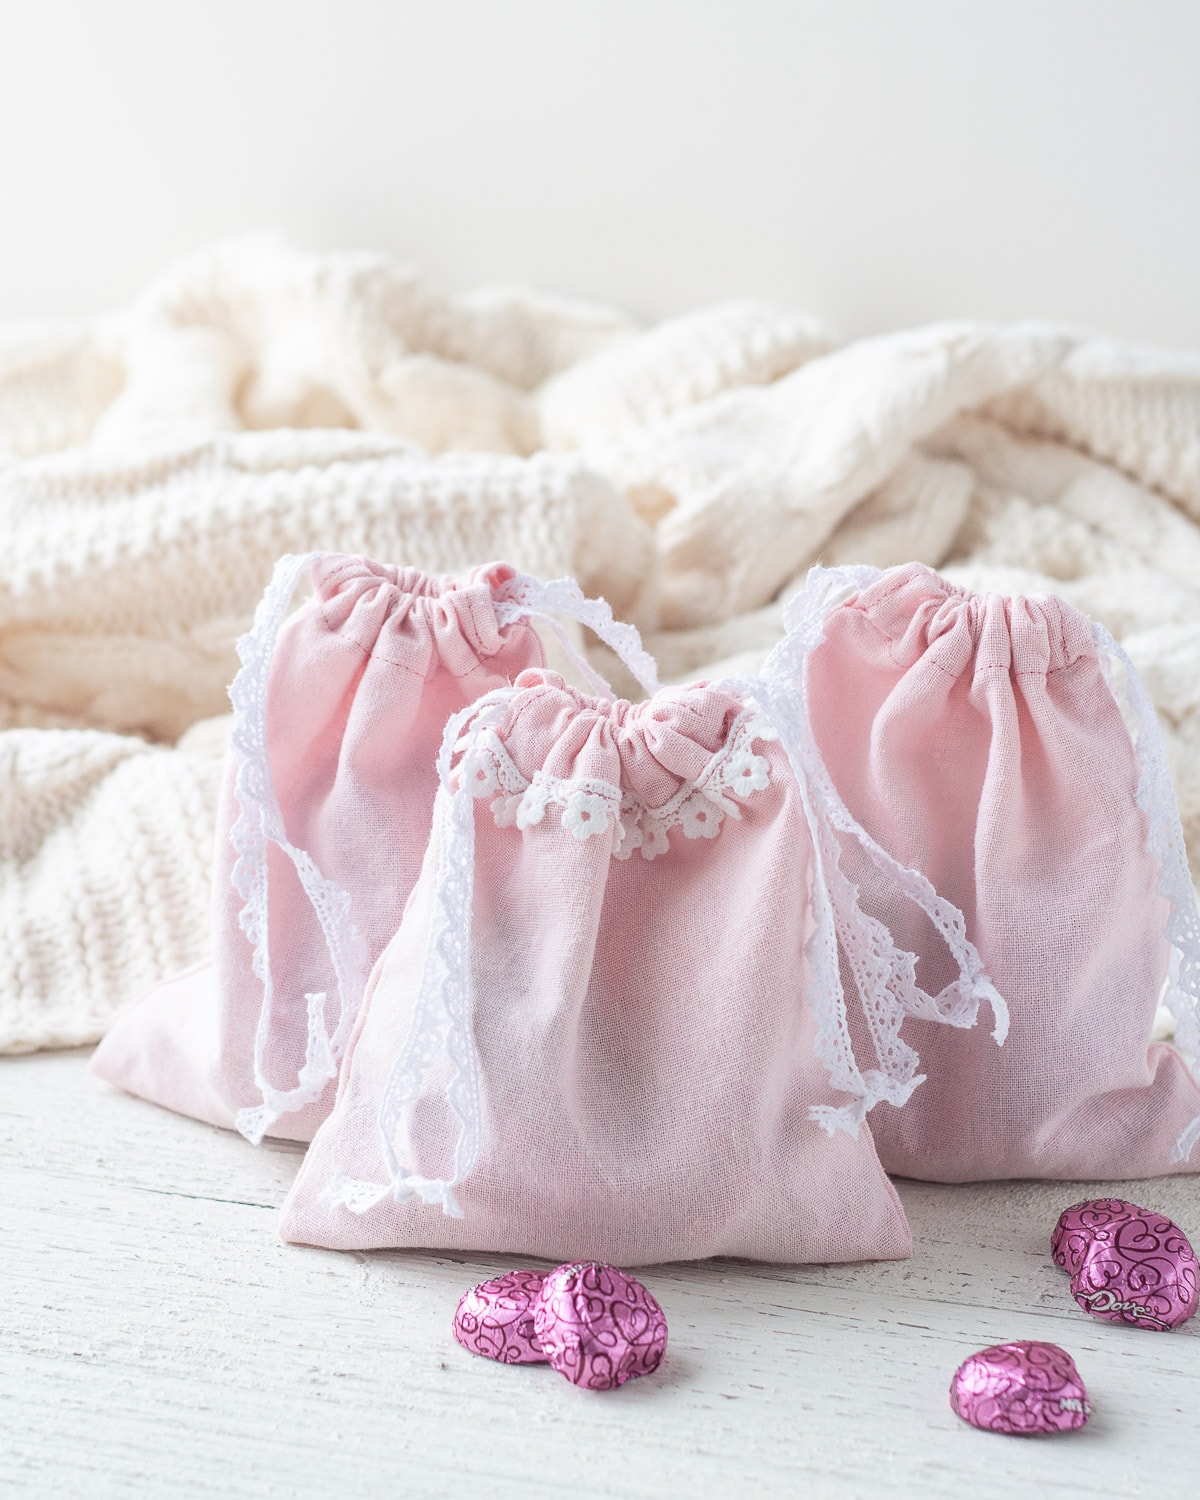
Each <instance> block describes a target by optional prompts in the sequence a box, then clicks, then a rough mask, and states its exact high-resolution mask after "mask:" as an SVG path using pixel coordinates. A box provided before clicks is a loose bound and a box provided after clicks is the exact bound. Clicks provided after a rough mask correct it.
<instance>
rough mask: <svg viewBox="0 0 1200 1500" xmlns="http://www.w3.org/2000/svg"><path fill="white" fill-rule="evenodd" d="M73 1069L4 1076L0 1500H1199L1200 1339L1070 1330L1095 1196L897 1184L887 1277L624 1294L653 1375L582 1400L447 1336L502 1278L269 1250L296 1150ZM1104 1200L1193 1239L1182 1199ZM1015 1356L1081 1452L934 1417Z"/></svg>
mask: <svg viewBox="0 0 1200 1500" xmlns="http://www.w3.org/2000/svg"><path fill="white" fill-rule="evenodd" d="M84 1064H85V1058H84V1057H83V1056H82V1055H79V1054H58V1055H45V1056H35V1057H29V1058H13V1059H5V1060H3V1061H0V1203H2V1204H3V1210H2V1211H0V1266H2V1267H3V1273H4V1274H3V1297H2V1298H0V1494H5V1495H7V1494H15V1495H21V1496H31V1497H32V1496H36V1497H38V1500H41V1497H43V1496H57V1495H60V1494H61V1495H72V1496H87V1497H91V1496H106V1495H114V1496H115V1495H121V1496H154V1497H162V1496H167V1495H169V1496H171V1497H173V1500H174V1497H193V1496H195V1497H207V1496H212V1497H218V1496H220V1497H232V1500H239V1497H243V1496H244V1497H251V1496H254V1497H257V1496H263V1495H283V1496H299V1497H309V1496H314V1497H315V1496H334V1495H337V1496H341V1495H347V1496H355V1497H364V1500H373V1497H376V1496H380V1497H382V1496H388V1497H394V1496H397V1495H403V1496H405V1497H408V1496H431V1497H432V1496H437V1497H441V1496H466V1495H486V1496H489V1497H490V1496H501V1497H504V1496H533V1497H538V1496H558V1495H564V1494H570V1495H572V1496H581V1497H601V1496H638V1497H641V1496H664V1497H667V1496H670V1497H677V1496H687V1497H689V1500H690V1497H695V1496H708V1495H713V1496H717V1495H730V1494H753V1495H756V1496H793V1495H797V1494H801V1493H804V1494H811V1495H814V1496H818V1497H834V1500H840V1497H843V1496H844V1497H851V1496H854V1497H857V1496H871V1497H876V1496H878V1497H883V1500H890V1497H901V1496H906V1497H907V1496H937V1497H940V1496H946V1497H960V1496H962V1495H964V1494H974V1495H979V1496H997V1497H1010V1496H1011V1497H1016V1496H1028V1495H1030V1494H1040V1493H1045V1492H1047V1491H1048V1490H1049V1487H1050V1486H1051V1485H1052V1484H1053V1485H1055V1486H1056V1487H1057V1489H1058V1492H1059V1494H1060V1495H1061V1496H1062V1497H1064V1500H1067V1497H1076V1496H1077V1497H1080V1500H1082V1497H1084V1496H1089V1497H1091V1496H1092V1495H1093V1494H1094V1492H1095V1491H1096V1490H1099V1489H1104V1490H1106V1491H1107V1492H1109V1493H1119V1494H1123V1495H1131V1496H1137V1495H1143V1494H1145V1495H1150V1494H1154V1495H1156V1496H1161V1495H1176V1494H1179V1495H1183V1494H1191V1493H1194V1491H1195V1484H1196V1480H1195V1472H1196V1461H1197V1455H1198V1452H1200V1440H1198V1438H1197V1435H1196V1429H1195V1416H1194V1413H1195V1412H1196V1410H1197V1406H1198V1404H1200V1338H1198V1337H1197V1334H1196V1331H1195V1325H1189V1327H1188V1328H1186V1329H1184V1330H1182V1331H1180V1332H1177V1333H1174V1334H1169V1335H1159V1334H1151V1333H1145V1332H1139V1331H1137V1330H1132V1329H1123V1328H1117V1327H1112V1326H1109V1325H1106V1324H1102V1323H1098V1322H1096V1321H1094V1320H1091V1319H1088V1318H1086V1317H1084V1315H1083V1314H1082V1313H1080V1312H1078V1311H1077V1310H1076V1309H1075V1307H1074V1304H1073V1303H1072V1302H1071V1300H1070V1298H1069V1297H1068V1295H1067V1290H1066V1278H1065V1277H1063V1276H1062V1274H1061V1273H1060V1272H1059V1271H1058V1270H1057V1269H1056V1268H1055V1267H1054V1266H1053V1264H1052V1263H1051V1261H1050V1259H1049V1255H1048V1253H1047V1249H1046V1242H1047V1237H1048V1234H1049V1230H1050V1227H1051V1226H1052V1224H1053V1222H1054V1219H1055V1217H1056V1215H1057V1212H1058V1209H1059V1208H1060V1207H1061V1206H1062V1205H1063V1204H1065V1203H1069V1202H1072V1201H1074V1200H1075V1199H1076V1198H1078V1197H1080V1196H1083V1195H1084V1191H1085V1189H1084V1187H1083V1185H1073V1184H1062V1183H1058V1184H1029V1183H1017V1184H999V1185H992V1186H986V1187H971V1188H944V1187H936V1186H930V1185H921V1184H902V1185H901V1193H902V1196H903V1198H904V1202H905V1206H906V1208H907V1210H908V1213H909V1216H910V1219H911V1221H912V1226H913V1233H914V1238H915V1240H916V1253H915V1254H914V1256H913V1259H912V1260H911V1261H910V1262H907V1263H903V1264H891V1265H872V1266H849V1267H848V1266H842V1267H801V1268H780V1267H771V1266H751V1265H742V1264H735V1263H731V1262H709V1263H707V1264H701V1265H690V1266H669V1267H663V1268H660V1269H656V1270H653V1271H646V1272H644V1273H639V1274H641V1275H643V1278H644V1280H645V1281H646V1283H647V1284H648V1285H649V1286H650V1288H651V1290H652V1291H653V1292H654V1293H655V1295H656V1296H657V1297H658V1298H659V1299H660V1301H661V1302H662V1304H663V1306H664V1308H665V1309H666V1312H667V1317H668V1321H669V1324H670V1329H671V1345H670V1350H669V1353H668V1357H667V1360H666V1362H665V1365H664V1367H663V1370H662V1371H661V1372H660V1374H659V1375H657V1376H655V1377H652V1378H651V1379H648V1380H643V1381H636V1382H632V1383H631V1384H630V1385H628V1386H626V1387H625V1388H624V1389H623V1390H621V1391H616V1392H612V1393H608V1394H606V1395H596V1394H589V1393H585V1392H579V1391H576V1390H574V1389H573V1388H572V1387H571V1386H569V1385H568V1384H567V1383H566V1382H565V1381H563V1380H562V1379H560V1377H558V1376H557V1375H555V1374H554V1373H553V1372H552V1371H550V1370H549V1369H546V1368H527V1369H509V1368H501V1367H497V1366H495V1365H492V1364H489V1363H488V1362H487V1361H484V1360H479V1359H473V1358H471V1357H470V1356H469V1355H467V1354H465V1353H463V1352H462V1351H461V1350H460V1349H458V1347H457V1346H456V1345H455V1344H454V1342H453V1340H452V1339H451V1337H450V1333H449V1323H450V1318H451V1315H452V1312H453V1308H454V1304H455V1301H456V1300H457V1298H458V1295H459V1293H460V1292H461V1291H462V1290H463V1289H464V1288H466V1287H467V1286H468V1285H470V1284H472V1283H473V1282H475V1281H478V1280H480V1279H482V1278H483V1277H484V1276H485V1275H491V1274H495V1273H496V1271H497V1270H498V1269H501V1268H502V1267H503V1266H504V1265H505V1264H516V1263H518V1262H515V1261H512V1262H505V1261H503V1260H502V1259H497V1258H495V1257H461V1256H451V1255H432V1254H416V1253H406V1252H401V1253H393V1254H384V1253H376V1254H369V1255H342V1254H336V1253H326V1252H321V1251H316V1250H302V1249H297V1248H294V1247H290V1246H284V1245H281V1244H280V1243H279V1241H278V1239H277V1238H276V1233H275V1210H276V1209H277V1207H278V1205H279V1203H280V1202H281V1201H282V1198H283V1195H284V1193H285V1192H286V1190H287V1185H288V1182H289V1181H290V1179H291V1176H292V1174H293V1172H294V1170H295V1166H296V1163H297V1161H298V1159H299V1157H298V1150H297V1149H296V1148H289V1147H286V1146H281V1145H274V1144H269V1145H268V1146H267V1147H266V1148H264V1149H262V1150H258V1151H255V1150H254V1149H252V1148H251V1147H249V1146H247V1145H246V1144H245V1143H244V1142H243V1141H241V1140H240V1139H238V1138H236V1137H233V1136H230V1135H227V1134H225V1133H223V1132H221V1131H216V1130H211V1129H209V1128H208V1127H205V1126H201V1125H197V1124H195V1123H193V1122H191V1121H187V1120H182V1119H179V1118H177V1117H175V1116H172V1115H169V1114H167V1113H165V1112H163V1111H159V1110H155V1109H153V1108H152V1107H150V1106H149V1105H145V1104H142V1103H140V1102H139V1101H136V1100H132V1099H127V1098H125V1097H123V1096H121V1095H118V1094H115V1093H111V1092H109V1091H107V1090H104V1089H103V1088H102V1087H101V1086H100V1085H98V1084H96V1083H95V1082H94V1081H93V1080H92V1079H91V1078H90V1077H89V1076H87V1075H86V1074H85V1072H84ZM1122 1195H1123V1196H1133V1197H1135V1198H1140V1199H1141V1200H1142V1201H1145V1202H1147V1203H1150V1204H1152V1205H1154V1206H1156V1207H1161V1208H1162V1209H1164V1210H1165V1211H1166V1212H1168V1213H1170V1214H1171V1215H1172V1217H1174V1218H1176V1219H1178V1220H1179V1221H1180V1222H1181V1223H1182V1224H1183V1225H1184V1226H1185V1227H1186V1228H1189V1229H1190V1230H1192V1231H1196V1230H1200V1186H1198V1184H1197V1183H1196V1182H1193V1181H1190V1180H1186V1179H1176V1180H1174V1181H1168V1182H1155V1183H1152V1184H1139V1185H1136V1186H1133V1187H1130V1186H1129V1185H1126V1186H1125V1188H1124V1189H1123V1190H1122ZM1027 1337H1032V1338H1046V1339H1053V1340H1054V1341H1055V1342H1058V1343H1061V1344H1063V1345H1064V1346H1065V1347H1066V1348H1068V1349H1070V1350H1071V1351H1072V1353H1074V1355H1075V1356H1076V1358H1077V1360H1078V1362H1079V1364H1080V1367H1081V1369H1082V1371H1083V1373H1084V1376H1085V1379H1086V1380H1087V1383H1088V1386H1089V1389H1090V1391H1091V1394H1092V1398H1093V1402H1094V1405H1095V1408H1096V1412H1095V1415H1094V1416H1093V1418H1092V1421H1091V1423H1090V1424H1089V1426H1088V1427H1087V1428H1086V1429H1085V1430H1084V1431H1083V1432H1081V1433H1078V1434H1073V1435H1070V1436H1066V1437H1062V1438H1056V1439H1053V1440H1046V1441H1028V1442H1027V1441H1020V1440H1015V1439H1013V1440H1006V1439H1002V1438H997V1437H991V1436H986V1435H984V1434H981V1433H976V1432H973V1431H972V1430H970V1429H969V1428H966V1427H964V1426H963V1425H962V1424H961V1423H959V1422H958V1421H957V1420H956V1419H955V1418H954V1416H953V1415H952V1414H951V1412H950V1410H949V1406H948V1404H947V1399H946V1390H947V1386H948V1383H949V1380H950V1376H951V1373H952V1372H953V1370H954V1368H955V1367H956V1365H957V1364H958V1363H959V1361H960V1360H961V1359H962V1358H963V1357H964V1356H965V1355H967V1354H968V1353H970V1352H971V1350H972V1349H976V1348H979V1347H982V1346H983V1345H985V1344H988V1343H992V1342H995V1341H997V1340H1000V1339H1008V1338H1027ZM1151 1464H1152V1467H1151Z"/></svg>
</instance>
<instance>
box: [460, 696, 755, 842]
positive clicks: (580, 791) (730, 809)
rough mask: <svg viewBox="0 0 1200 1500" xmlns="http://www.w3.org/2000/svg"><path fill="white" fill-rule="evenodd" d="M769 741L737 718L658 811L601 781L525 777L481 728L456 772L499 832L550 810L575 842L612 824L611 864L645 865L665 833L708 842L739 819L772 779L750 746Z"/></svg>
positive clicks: (751, 717)
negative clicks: (484, 804) (636, 861)
mask: <svg viewBox="0 0 1200 1500" xmlns="http://www.w3.org/2000/svg"><path fill="white" fill-rule="evenodd" d="M776 738H777V735H776V733H775V730H774V729H773V728H772V727H771V725H770V724H769V723H768V722H767V720H766V719H765V718H763V717H762V715H761V714H757V713H754V712H752V711H746V712H743V713H741V714H739V716H738V717H737V719H736V720H735V721H734V724H733V727H732V729H731V731H730V734H729V738H728V739H727V740H726V742H725V744H724V745H722V746H721V748H720V749H719V750H717V751H716V752H715V753H714V755H713V756H712V758H711V759H710V760H709V762H708V764H707V765H706V766H705V768H704V770H703V771H702V772H701V774H700V775H699V776H698V777H697V778H696V779H695V781H692V782H686V783H685V784H684V785H683V786H681V787H680V789H679V791H678V792H676V794H675V795H674V796H673V797H672V798H671V799H670V801H669V802H666V803H664V804H663V805H662V806H661V807H647V806H645V805H644V804H643V803H641V802H639V801H638V800H637V799H636V798H635V797H633V796H632V795H631V794H630V793H629V792H622V790H621V788H620V787H619V786H614V785H613V784H612V783H611V782H608V781H598V780H588V779H586V778H575V779H572V780H563V779H561V778H560V777H557V776H549V775H547V774H546V772H545V771H536V772H534V775H533V778H532V779H531V780H527V779H526V778H525V777H524V776H522V775H521V773H520V771H519V770H518V769H517V767H516V766H515V765H514V764H513V762H512V759H511V757H510V756H509V754H508V751H507V750H506V749H505V747H504V745H503V744H502V742H501V741H500V739H499V737H498V736H497V735H496V734H495V732H494V731H492V730H487V729H485V730H483V731H482V732H481V733H480V734H479V735H478V737H477V738H476V739H475V742H474V744H473V746H472V749H471V751H470V753H469V754H468V755H467V756H465V757H464V759H463V763H462V766H461V768H460V773H459V774H460V775H461V776H462V777H464V778H465V779H466V780H467V782H468V783H469V784H470V789H471V793H472V795H473V796H474V797H477V798H484V797H486V798H490V799H491V809H492V815H493V817H494V818H495V820H496V826H497V827H498V828H514V827H515V828H519V829H521V830H524V829H526V828H533V827H535V826H536V825H537V824H539V823H541V822H542V821H543V819H544V818H545V816H546V814H547V812H548V811H549V810H550V809H551V808H553V809H555V810H556V811H559V810H560V811H559V822H560V823H561V824H562V826H563V828H565V829H566V831H567V832H568V833H570V834H573V835H574V837H575V838H577V839H579V841H580V842H581V843H582V842H583V841H584V840H586V839H590V838H594V837H595V836H596V835H597V834H602V833H607V832H608V830H609V829H610V828H614V827H615V829H616V832H617V837H616V840H615V842H614V844H613V851H612V852H613V858H614V859H621V860H624V859H629V858H630V857H631V856H632V855H633V854H634V853H635V852H637V853H639V854H640V855H641V857H642V858H643V859H647V860H651V859H657V857H658V856H659V855H660V854H665V853H666V852H667V849H668V847H669V841H668V838H667V834H668V832H669V831H670V829H672V828H678V829H679V830H680V831H681V832H682V833H683V836H684V837H685V838H688V839H713V838H716V836H717V834H718V833H719V832H720V831H721V824H722V823H723V822H724V820H725V819H726V818H734V819H736V820H740V819H741V816H742V814H741V811H740V808H739V804H740V803H744V802H746V801H748V800H749V798H750V797H752V796H753V795H754V793H755V792H761V791H765V790H766V788H767V786H768V785H769V784H770V780H771V769H770V763H769V761H768V760H767V758H766V756H765V755H758V754H756V752H755V749H754V746H755V745H756V744H758V743H759V742H760V741H766V740H774V739H776Z"/></svg>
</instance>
